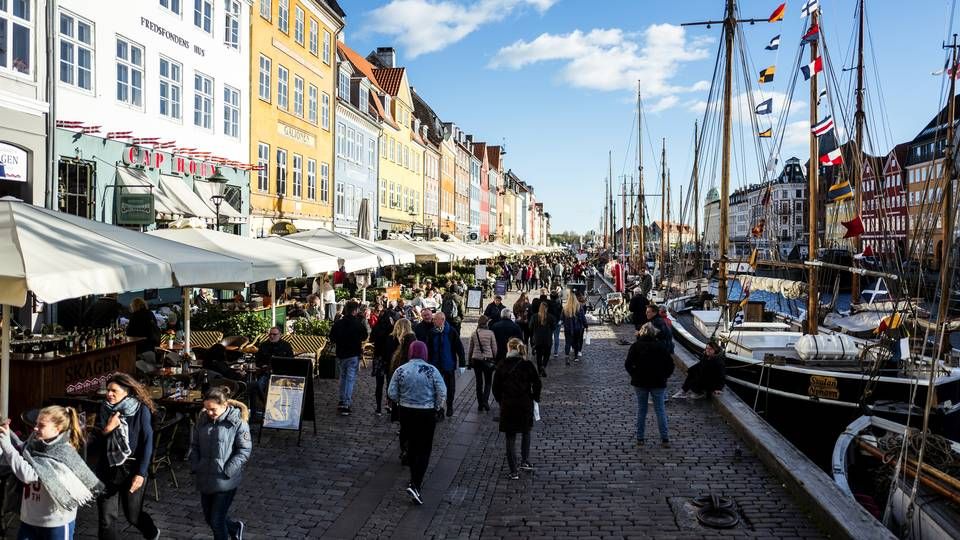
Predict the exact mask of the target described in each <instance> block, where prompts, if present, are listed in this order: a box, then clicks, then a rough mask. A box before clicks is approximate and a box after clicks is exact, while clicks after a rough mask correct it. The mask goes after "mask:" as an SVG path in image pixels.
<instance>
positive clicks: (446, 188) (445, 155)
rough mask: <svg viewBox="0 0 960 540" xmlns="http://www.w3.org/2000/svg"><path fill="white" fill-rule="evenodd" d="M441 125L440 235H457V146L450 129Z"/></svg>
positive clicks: (448, 125)
mask: <svg viewBox="0 0 960 540" xmlns="http://www.w3.org/2000/svg"><path fill="white" fill-rule="evenodd" d="M451 126H452V124H441V127H442V131H443V140H442V141H441V142H440V233H441V234H447V235H456V234H457V189H456V186H457V176H456V166H457V145H456V142H455V141H454V139H453V133H452V130H451V129H450V127H451Z"/></svg>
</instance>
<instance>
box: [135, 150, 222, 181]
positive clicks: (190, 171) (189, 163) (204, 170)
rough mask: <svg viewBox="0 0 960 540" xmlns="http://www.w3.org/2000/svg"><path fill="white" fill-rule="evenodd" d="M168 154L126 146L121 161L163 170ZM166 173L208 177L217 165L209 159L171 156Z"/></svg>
mask: <svg viewBox="0 0 960 540" xmlns="http://www.w3.org/2000/svg"><path fill="white" fill-rule="evenodd" d="M169 157H170V156H169V155H168V154H165V153H163V152H157V151H151V150H147V149H146V148H142V147H140V146H128V147H126V148H125V149H124V151H123V162H124V163H125V164H127V165H139V166H143V167H146V168H148V169H160V170H161V172H163V170H164V167H163V164H164V163H166V162H167V159H168V158H169ZM167 167H168V170H167V171H166V172H167V173H168V174H179V175H181V176H199V177H201V178H210V177H211V176H213V175H215V174H216V173H217V166H216V165H214V164H213V163H210V162H209V161H198V160H195V159H190V158H186V157H183V156H177V155H174V156H172V159H171V160H170V164H169V165H168V166H167Z"/></svg>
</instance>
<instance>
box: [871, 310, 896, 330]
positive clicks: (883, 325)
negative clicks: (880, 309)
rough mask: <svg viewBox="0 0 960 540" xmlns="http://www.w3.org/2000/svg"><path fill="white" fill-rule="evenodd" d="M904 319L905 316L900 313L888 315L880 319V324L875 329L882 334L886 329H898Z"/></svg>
mask: <svg viewBox="0 0 960 540" xmlns="http://www.w3.org/2000/svg"><path fill="white" fill-rule="evenodd" d="M902 320H903V317H902V316H901V315H900V314H899V313H894V314H893V315H887V316H886V317H884V318H882V319H880V326H877V329H876V330H875V331H874V333H877V334H882V333H883V332H884V331H886V330H896V329H897V328H898V327H899V326H900V322H901V321H902Z"/></svg>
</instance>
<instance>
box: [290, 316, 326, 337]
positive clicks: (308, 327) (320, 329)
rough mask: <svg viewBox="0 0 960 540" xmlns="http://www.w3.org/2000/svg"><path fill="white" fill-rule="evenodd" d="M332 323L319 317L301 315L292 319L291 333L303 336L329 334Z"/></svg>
mask: <svg viewBox="0 0 960 540" xmlns="http://www.w3.org/2000/svg"><path fill="white" fill-rule="evenodd" d="M332 326H333V323H332V322H330V321H328V320H326V319H321V318H319V317H301V318H299V319H296V320H294V321H293V333H294V334H303V335H305V336H324V337H326V336H329V335H330V327H332Z"/></svg>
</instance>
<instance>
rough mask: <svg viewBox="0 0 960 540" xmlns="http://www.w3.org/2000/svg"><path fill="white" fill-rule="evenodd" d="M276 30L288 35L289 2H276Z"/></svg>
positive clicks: (282, 0) (279, 0)
mask: <svg viewBox="0 0 960 540" xmlns="http://www.w3.org/2000/svg"><path fill="white" fill-rule="evenodd" d="M277 28H279V29H280V31H281V32H283V33H284V34H287V35H290V0H277Z"/></svg>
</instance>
